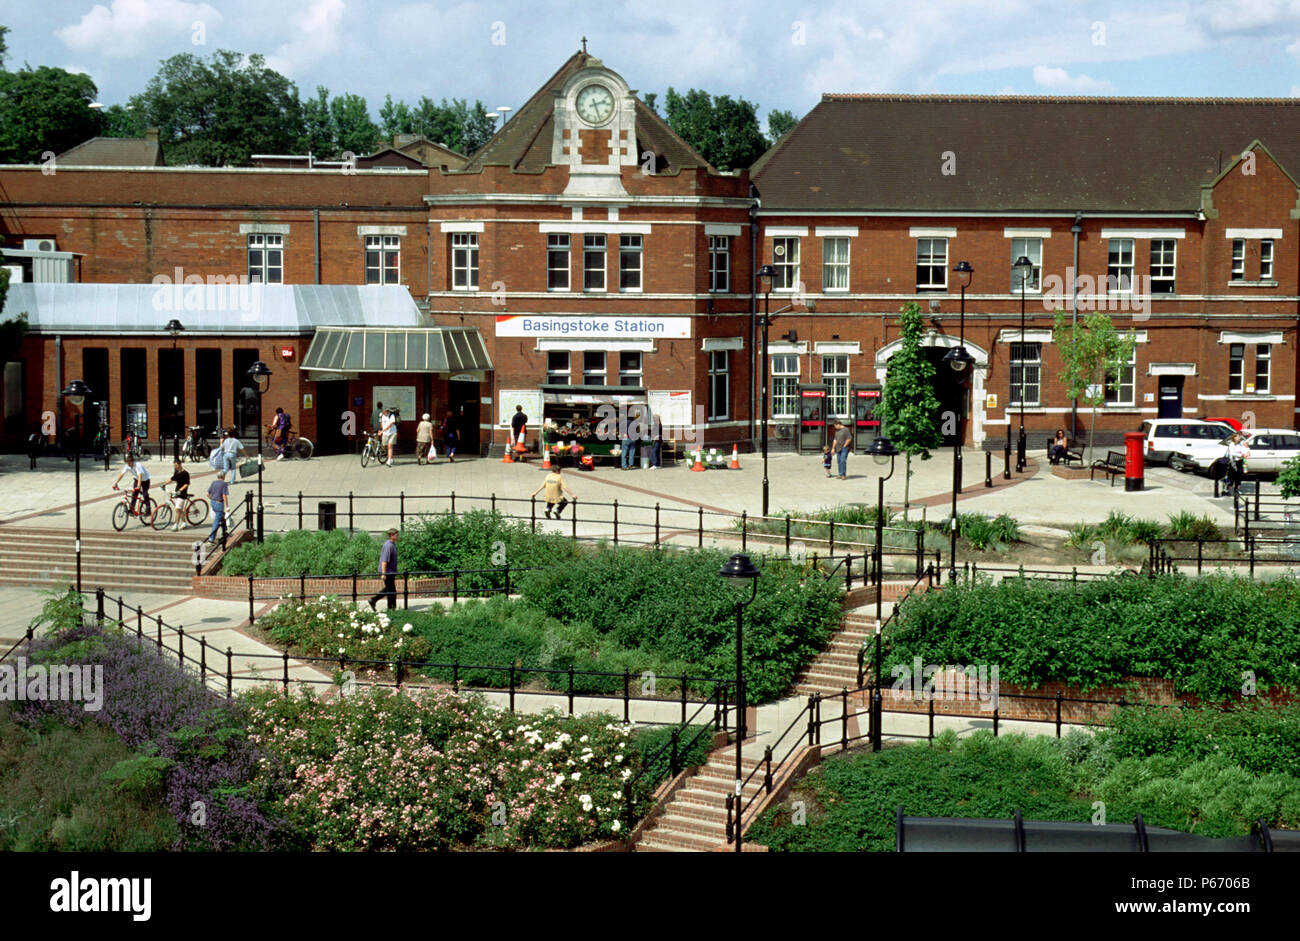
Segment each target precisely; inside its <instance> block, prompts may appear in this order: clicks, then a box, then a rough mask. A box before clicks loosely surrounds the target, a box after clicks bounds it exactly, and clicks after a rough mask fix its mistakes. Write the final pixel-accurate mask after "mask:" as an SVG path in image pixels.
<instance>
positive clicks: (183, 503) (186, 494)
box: [163, 458, 190, 532]
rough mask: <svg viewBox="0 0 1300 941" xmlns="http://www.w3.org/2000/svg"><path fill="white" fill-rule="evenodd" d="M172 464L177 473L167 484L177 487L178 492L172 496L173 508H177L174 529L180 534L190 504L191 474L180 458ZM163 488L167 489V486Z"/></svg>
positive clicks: (174, 473)
mask: <svg viewBox="0 0 1300 941" xmlns="http://www.w3.org/2000/svg"><path fill="white" fill-rule="evenodd" d="M172 464H173V465H174V466H175V471H174V472H173V474H172V477H171V480H169V481H167V483H169V484H175V485H176V490H175V492H174V493H173V494H172V506H174V507H175V508H176V524H175V525H174V526H173V527H172V528H173V529H174V530H176V531H177V532H179V531H180V528H181V524H182V523H184V522H185V510H186V509H187V507H188V506H189V502H190V472H189V471H187V470H186V469H185V465H184V464H182V463H181V461H180V458H177V459H176V460H174V461H173V462H172ZM163 486H164V487H165V486H166V484H164V485H163Z"/></svg>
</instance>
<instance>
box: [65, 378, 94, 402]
mask: <svg viewBox="0 0 1300 941" xmlns="http://www.w3.org/2000/svg"><path fill="white" fill-rule="evenodd" d="M60 394H61V395H66V396H67V397H68V401H69V402H71V403H72V404H73V405H78V406H79V405H81V403H82V402H84V401H86V398H87V397H88V396H90V395H92V394H93V393H92V392H91V391H90V387H89V386H88V385H86V384H85V383H84V382H82V381H81V380H80V379H73V380H72V381H71V382H69V383H68V387H67V388H66V389H64V390H63V392H61V393H60Z"/></svg>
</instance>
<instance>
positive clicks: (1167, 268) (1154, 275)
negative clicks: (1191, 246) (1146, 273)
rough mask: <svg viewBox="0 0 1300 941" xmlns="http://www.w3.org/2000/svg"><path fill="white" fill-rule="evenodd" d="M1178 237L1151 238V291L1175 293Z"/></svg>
mask: <svg viewBox="0 0 1300 941" xmlns="http://www.w3.org/2000/svg"><path fill="white" fill-rule="evenodd" d="M1177 246H1178V240H1177V239H1152V240H1151V293H1152V294H1173V293H1175V290H1174V272H1175V269H1176V265H1175V260H1176V258H1177Z"/></svg>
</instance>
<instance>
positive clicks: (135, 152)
mask: <svg viewBox="0 0 1300 941" xmlns="http://www.w3.org/2000/svg"><path fill="white" fill-rule="evenodd" d="M60 164H62V165H63V166H69V167H161V166H162V165H163V159H162V148H161V147H160V146H159V144H158V141H157V139H149V138H143V137H92V138H91V139H90V140H88V141H84V142H83V143H80V144H78V145H77V146H76V147H73V148H71V149H70V150H65V151H64V152H63V153H61V154H59V155H58V156H57V157H55V158H54V165H55V166H56V167H57V166H59V165H60Z"/></svg>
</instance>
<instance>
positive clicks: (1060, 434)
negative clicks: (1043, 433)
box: [1052, 428, 1070, 464]
mask: <svg viewBox="0 0 1300 941" xmlns="http://www.w3.org/2000/svg"><path fill="white" fill-rule="evenodd" d="M1069 450H1070V439H1069V438H1067V437H1066V436H1065V429H1064V428H1058V429H1056V437H1055V438H1053V439H1052V463H1053V464H1059V463H1060V462H1061V461H1063V460H1065V459H1066V457H1067V454H1068V452H1069Z"/></svg>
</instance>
